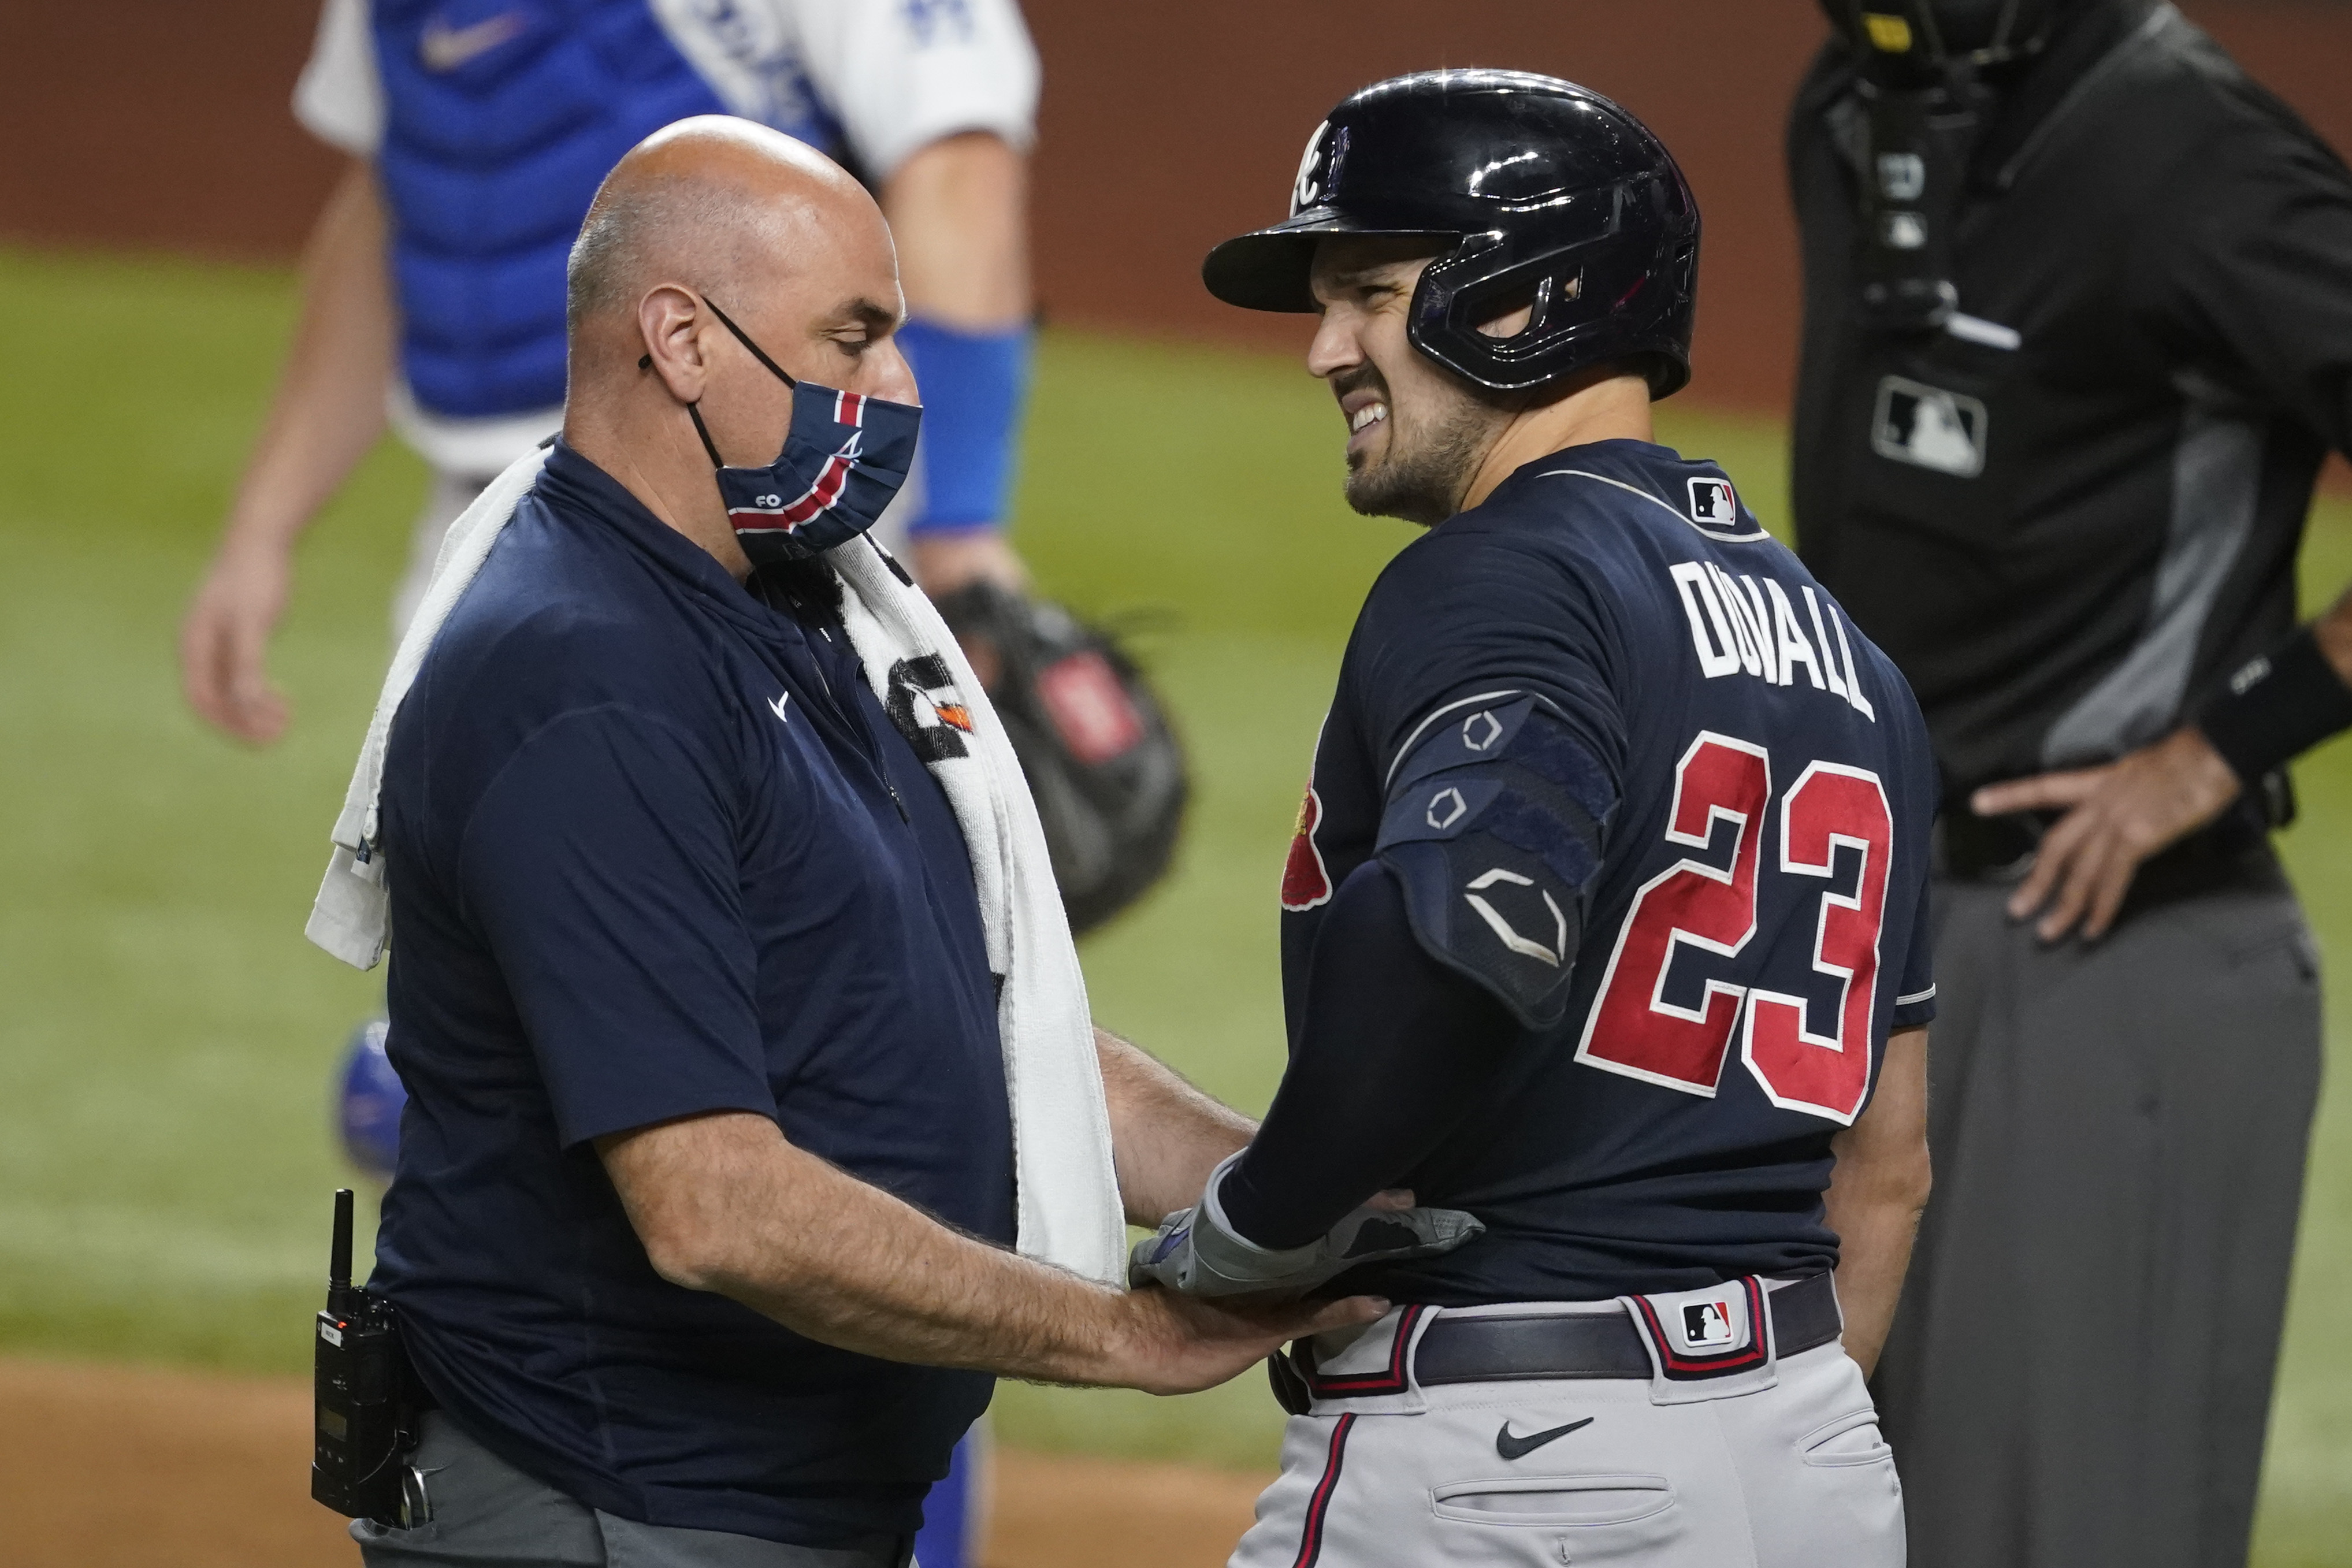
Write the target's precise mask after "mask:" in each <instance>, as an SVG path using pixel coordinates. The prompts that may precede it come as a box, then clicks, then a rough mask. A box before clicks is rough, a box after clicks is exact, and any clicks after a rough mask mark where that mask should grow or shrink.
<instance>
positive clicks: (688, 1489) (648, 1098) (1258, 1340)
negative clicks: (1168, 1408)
mask: <svg viewBox="0 0 2352 1568" xmlns="http://www.w3.org/2000/svg"><path fill="white" fill-rule="evenodd" d="M570 288H571V322H570V333H571V342H570V353H571V363H570V377H571V384H570V396H569V402H568V405H567V412H566V416H565V422H564V427H563V432H562V437H561V438H560V439H559V440H558V441H556V443H555V445H554V447H553V449H552V451H551V453H550V454H549V457H548V459H547V462H546V466H545V468H544V469H543V470H542V471H541V474H540V476H539V478H538V479H537V481H536V482H535V484H534V486H533V488H532V489H531V490H530V493H529V494H527V495H526V496H525V497H524V498H523V500H522V501H521V502H520V505H519V506H518V508H517V510H516V511H515V514H514V516H513V519H512V521H510V522H509V523H508V524H507V526H506V529H505V531H503V532H502V533H501V534H500V535H499V538H498V541H497V543H496V544H495V546H494V547H493V548H492V550H491V552H490V554H489V556H488V560H487V561H486V562H485V563H483V565H482V567H481V569H480V572H479V574H478V575H477V576H476V577H475V578H474V579H473V581H472V583H471V584H470V585H468V586H467V589H466V590H465V592H464V595H463V596H462V597H461V598H460V599H459V600H458V602H457V605H456V607H455V608H454V609H453V610H452V612H451V613H450V615H449V616H448V618H447V620H446V622H445V623H444V624H443V625H442V626H441V627H440V629H439V631H438V633H437V635H436V637H435V638H434V641H433V643H432V646H431V650H430V652H429V654H428V655H427V656H426V658H425V661H424V663H423V665H422V667H421V668H420V669H419V670H418V673H417V676H416V679H415V684H414V686H413V687H412V688H411V689H410V692H409V695H408V697H407V698H406V700H405V701H404V703H403V705H402V707H401V709H400V710H399V717H398V720H397V721H396V723H395V724H394V728H393V731H392V735H391V740H390V744H389V749H388V752H387V755H386V759H385V766H384V776H383V794H382V797H381V818H380V822H381V827H380V838H379V842H380V845H381V849H382V854H383V865H384V866H385V867H386V868H388V870H387V874H386V883H387V886H388V888H389V890H390V897H391V910H392V924H393V926H394V928H395V929H396V930H397V931H398V932H399V941H398V943H397V944H396V946H395V948H394V959H393V968H392V975H391V986H390V999H391V1010H392V1032H391V1040H390V1049H391V1054H392V1058H393V1060H394V1065H395V1066H396V1067H397V1068H399V1072H400V1076H401V1078H402V1079H404V1081H405V1082H406V1084H407V1086H408V1089H409V1092H410V1097H411V1098H410V1103H409V1110H408V1113H407V1117H406V1120H405V1121H404V1125H403V1128H402V1132H401V1142H400V1156H399V1160H400V1163H399V1168H398V1172H397V1173H396V1176H395V1179H394V1183H393V1184H392V1187H391V1190H390V1193H389V1194H388V1195H387V1197H386V1199H385V1202H384V1205H383V1226H382V1228H381V1230H380V1231H379V1233H378V1239H377V1256H376V1268H375V1272H374V1275H373V1279H372V1280H371V1281H370V1284H371V1287H372V1289H375V1290H376V1291H378V1292H380V1293H381V1294H383V1295H384V1296H386V1297H388V1298H389V1299H390V1300H392V1301H393V1303H394V1305H395V1306H396V1307H397V1309H398V1311H399V1316H400V1321H401V1324H402V1328H403V1333H404V1339H405V1342H406V1343H407V1346H408V1349H409V1352H410V1355H411V1357H412V1359H413V1361H414V1363H415V1367H416V1370H417V1373H418V1374H419V1376H420V1378H421V1380H422V1382H423V1384H424V1385H425V1389H426V1390H427V1391H428V1392H429V1393H430V1394H431V1395H432V1397H433V1400H434V1401H435V1402H436V1405H437V1406H438V1408H437V1409H436V1410H435V1411H433V1412H432V1413H431V1414H430V1415H428V1416H427V1417H426V1419H425V1427H424V1436H423V1442H422V1445H421V1447H420V1448H419V1450H418V1452H417V1454H416V1456H415V1460H414V1463H415V1467H416V1468H418V1469H419V1470H421V1471H422V1472H424V1474H425V1484H426V1486H427V1488H428V1489H429V1493H430V1499H431V1504H432V1509H433V1512H434V1520H433V1522H431V1523H429V1524H425V1525H422V1526H420V1527H418V1528H415V1529H410V1530H400V1529H390V1528H386V1527H384V1526H382V1525H379V1524H376V1523H373V1522H371V1521H364V1520H362V1521H358V1522H356V1523H354V1525H353V1526H352V1533H353V1535H354V1537H355V1538H356V1539H357V1540H358V1541H359V1542H360V1543H361V1546H362V1552H363V1555H364V1556H365V1558H366V1560H367V1562H368V1563H371V1564H377V1565H382V1564H390V1563H456V1562H463V1563H533V1564H544V1563H561V1564H573V1563H616V1564H618V1563H629V1564H665V1565H671V1564H693V1563H710V1564H720V1563H724V1564H729V1565H740V1568H753V1565H760V1568H786V1565H789V1568H819V1565H823V1568H866V1565H868V1564H871V1565H876V1568H883V1565H895V1564H900V1563H905V1562H907V1561H908V1554H909V1546H908V1542H909V1539H910V1537H911V1536H912V1535H913V1533H914V1531H915V1529H916V1527H917V1524H918V1521H919V1510H920V1500H921V1498H922V1495H923V1491H924V1489H925V1487H926V1486H927V1485H928V1484H929V1482H931V1481H933V1480H935V1479H938V1478H939V1477H940V1475H941V1474H942V1473H943V1471H944V1470H945V1468H946V1465H947V1459H948V1454H949V1450H950V1447H951V1446H952V1445H953V1444H954V1442H955V1440H956V1438H957V1436H958V1435H959V1434H961V1432H962V1431H963V1429H964V1428H965V1427H966V1426H968V1425H969V1424H970V1423H971V1420H972V1419H973V1417H975V1416H976V1415H979V1413H980V1411H981V1410H982V1407H983V1406H984V1405H986V1403H987V1400H988V1394H989V1388H990V1374H992V1373H993V1374H997V1375H1002V1376H1008V1377H1021V1378H1034V1379H1046V1380H1052V1381H1055V1382H1061V1383H1076V1384H1125V1385H1129V1386H1133V1387H1138V1388H1145V1389H1150V1390H1155V1391H1159V1392H1178V1391H1183V1390H1189V1389H1194V1388H1200V1387H1204V1386H1207V1385H1209V1384H1214V1383H1218V1382H1222V1381H1223V1380H1224V1379H1226V1378H1228V1377H1231V1376H1232V1375H1234V1373H1236V1372H1238V1371H1240V1370H1242V1369H1243V1368H1244V1367H1247V1366H1250V1365H1252V1364H1253V1363H1255V1362H1256V1361H1258V1360H1259V1359H1261V1358H1262V1357H1264V1356H1265V1354H1267V1353H1268V1352H1270V1351H1271V1350H1272V1349H1273V1348H1274V1347H1275V1346H1276V1344H1277V1343H1279V1342H1283V1341H1285V1340H1287V1339H1289V1338H1292V1337H1294V1336H1296V1335H1297V1334H1298V1333H1300V1332H1302V1331H1311V1330H1313V1329H1316V1328H1318V1327H1327V1326H1330V1325H1334V1324H1341V1323H1347V1322H1353V1321H1365V1320H1366V1319H1367V1318H1369V1317H1370V1315H1372V1314H1373V1313H1374V1312H1375V1311H1377V1310H1379V1309H1378V1304H1377V1303H1369V1302H1364V1301H1360V1300H1359V1301H1354V1302H1349V1303H1343V1304H1340V1305H1339V1306H1336V1307H1330V1308H1324V1309H1319V1310H1311V1311H1310V1310H1306V1309H1288V1310H1271V1309H1269V1310H1258V1311H1255V1312H1253V1311H1249V1310H1238V1311H1237V1310H1219V1309H1216V1308H1213V1307H1210V1306H1204V1305H1202V1304H1200V1303H1197V1302H1194V1301H1192V1300H1187V1299H1184V1298H1180V1297H1173V1296H1171V1295H1168V1294H1165V1293H1163V1292H1160V1291H1158V1290H1145V1291H1139V1292H1132V1293H1122V1292H1119V1291H1116V1290H1112V1289H1107V1288H1103V1287H1098V1286H1096V1285H1092V1284H1089V1283H1087V1282H1085V1281H1083V1280H1081V1279H1077V1278H1076V1277H1075V1276H1073V1275H1070V1274H1067V1273H1064V1272H1061V1271H1059V1270H1056V1269H1055V1268H1049V1267H1047V1266H1045V1265H1043V1264H1040V1263H1036V1262H1032V1261H1030V1260H1027V1259H1025V1258H1022V1257H1021V1256H1019V1255H1017V1254H1016V1253H1014V1252H1013V1251H1011V1250H1009V1244H1010V1243H1011V1242H1012V1240H1013V1236H1014V1205H1015V1192H1014V1181H1013V1168H1014V1167H1013V1138H1012V1123H1011V1111H1010V1110H1009V1105H1008V1093H1007V1087H1006V1081H1005V1073H1004V1068H1003V1055H1002V1051H1001V1046H1000V1039H999V1035H998V1027H997V1017H998V1011H997V1005H996V994H995V984H996V982H995V980H994V979H993V978H992V975H991V973H990V971H989V964H988V961H987V953H986V949H985V946H984V939H983V932H982V917H981V913H980V908H979V904H978V900H977V897H976V894H975V891H974V883H973V876H972V872H971V864H970V860H969V858H968V852H967V849H966V847H965V844H964V842H963V839H962V837H961V832H960V830H959V828H958V826H957V820H956V817H955V816H954V813H953V811H952V809H951V807H950V802H949V800H948V798H947V796H946V795H945V794H944V792H943V791H942V789H941V788H940V784H938V783H937V781H936V780H935V779H934V777H933V776H932V775H931V773H929V771H927V769H926V768H925V766H924V765H923V762H922V761H921V759H919V757H918V755H917V753H916V752H915V750H914V749H913V747H912V745H911V744H910V743H909V742H908V739H907V738H905V737H904V736H902V735H901V733H900V731H898V729H897V728H894V726H893V724H892V723H891V721H890V719H889V717H888V715H887V713H886V712H885V710H884V709H883V706H882V705H881V704H880V703H879V702H877V700H876V699H875V698H874V696H873V694H872V692H871V690H870V689H869V688H868V686H867V684H866V680H865V679H863V678H862V675H861V672H860V669H859V667H858V664H857V659H856V654H855V653H854V652H853V651H852V649H851V647H850V643H849V638H848V635H847V632H846V629H845V625H844V623H843V621H842V619H841V606H842V594H843V588H842V585H841V584H840V581H839V579H838V578H837V577H836V576H835V573H834V571H833V569H832V568H831V566H830V565H828V564H827V563H826V560H825V558H824V556H823V555H822V554H817V555H814V556H803V557H802V558H799V559H789V560H788V559H784V558H783V555H784V554H785V553H787V552H779V551H778V550H776V549H775V548H773V542H772V539H770V538H769V534H768V532H763V531H761V530H760V529H758V528H756V527H754V528H752V529H751V531H747V532H745V533H743V534H741V535H740V536H739V534H738V532H737V527H738V526H741V525H742V524H741V520H740V519H739V520H737V521H735V522H730V512H729V498H732V500H734V501H735V502H736V503H737V507H738V510H743V509H745V508H749V509H751V510H754V511H756V510H758V509H759V508H760V507H761V506H766V507H769V508H771V509H773V508H774V507H776V506H777V505H778V504H779V502H778V499H777V497H775V496H774V495H772V494H771V495H762V494H761V491H762V489H763V483H764V481H763V480H762V479H761V471H762V470H765V469H767V468H769V467H770V466H771V465H773V464H775V463H776V462H777V461H778V458H777V454H778V452H779V449H780V448H782V447H784V446H785V436H786V432H787V430H788V429H793V428H795V427H796V426H795V410H796V408H799V409H802V410H803V417H804V411H805V409H806V407H807V406H808V401H809V399H810V397H811V396H813V395H814V396H816V397H819V398H821V399H822V400H824V404H825V406H827V407H829V408H835V409H838V408H839V407H841V406H845V405H848V404H855V403H856V400H859V399H863V400H866V401H865V402H864V403H863V404H862V405H860V406H862V407H863V408H865V409H866V418H867V424H866V427H865V430H864V431H863V432H862V435H863V437H866V438H867V439H868V445H867V446H866V456H867V457H877V455H881V454H885V453H887V449H888V448H889V447H891V446H892V444H893V442H894V440H895V439H896V438H897V437H898V436H905V437H908V438H911V434H912V429H911V422H912V419H913V417H914V411H913V410H912V409H911V408H908V407H907V406H905V405H912V404H914V403H915V402H916V401H917V393H916V389H915V385H914V382H913V379H912V377H911V376H910V375H909V374H908V368H907V363H906V361H905V360H904V359H903V358H902V357H901V355H900V353H899V349H898V343H897V342H896V339H895V333H896V331H897V329H898V325H899V324H900V322H901V321H903V320H904V316H905V306H904V303H903V300H902V298H901V295H900V290H899V285H898V275H897V264H896V260H895V258H894V257H893V254H892V249H891V241H890V236H889V233H888V231H887V228H886V227H885V226H884V224H883V221H882V217H881V215H880V213H879V211H878V210H877V208H876V206H875V205H874V203H873V202H872V201H871V200H870V199H869V198H868V197H867V195H866V193H865V192H864V191H863V190H862V189H861V188H860V187H859V186H858V185H857V184H856V183H855V182H854V181H852V180H851V179H849V178H848V177H847V176H846V175H845V174H843V173H842V171H841V170H839V169H838V168H836V167H835V166H834V165H833V164H832V163H828V162H826V161H825V160H824V158H822V157H820V156H819V155H817V154H816V153H814V152H812V151H810V150H809V149H808V148H806V147H804V146H803V145H801V144H800V143H798V142H793V141H791V140H790V139H788V138H785V137H783V136H781V135H779V134H777V133H775V132H770V131H766V130H763V129H761V128H758V127H754V126H751V125H749V124H747V123H746V122H743V121H726V120H719V119H707V120H695V121H684V122H682V123H681V124H679V125H677V126H674V127H672V128H671V129H669V130H667V131H665V132H660V133H658V134H656V136H655V137H653V138H652V139H650V140H648V141H647V142H644V143H642V144H641V145H640V146H639V147H638V148H637V149H636V150H635V152H633V153H630V155H629V156H628V157H627V158H626V159H625V160H624V161H623V162H622V163H621V164H620V165H619V167H618V168H617V169H615V170H614V173H613V174H612V175H611V177H610V178H609V179H608V180H607V181H606V183H605V184H604V189H603V190H602V192H601V193H600V194H599V195H598V197H597V200H596V205H595V206H594V208H593V210H592V211H591V213H590V215H589V218H588V222H587V224H586V226H585V227H584V228H583V232H582V234H581V237H580V239H579V242H578V244H577V246H576V247H575V248H574V250H573V253H572V266H571V277H570ZM795 384H797V390H796V387H795ZM813 389H815V390H813ZM822 389H831V390H830V391H825V390H822ZM747 475H748V476H750V477H749V478H746V476H747ZM890 478H891V477H890V476H889V475H887V474H881V475H874V474H866V475H864V476H862V477H859V478H855V479H852V480H851V488H850V489H847V490H845V491H844V492H843V495H844V501H843V510H845V511H847V512H850V513H853V514H854V513H856V511H857V510H859V509H860V508H864V509H866V510H874V509H876V508H877V507H878V505H879V504H880V503H881V502H882V501H883V500H887V491H888V489H889V488H890V483H889V480H890ZM869 483H870V484H871V486H872V488H869V489H859V488H857V487H859V486H866V485H868V484H869ZM856 521H859V520H858V519H857V518H856V517H855V516H854V515H853V516H851V517H849V518H848V519H846V520H844V519H843V518H841V517H840V516H838V515H837V514H836V513H835V512H827V513H824V514H823V515H822V516H821V517H819V518H818V519H816V520H815V521H814V522H812V523H811V524H810V528H812V529H814V528H816V527H818V526H820V525H823V526H835V525H836V524H837V525H838V526H839V527H840V528H842V529H850V528H854V526H855V524H856ZM771 532H772V531H771ZM858 547H859V548H864V546H863V545H860V546H858ZM747 548H748V549H749V551H750V552H749V553H747ZM754 556H757V557H759V558H760V559H759V560H757V561H755V560H754ZM1014 787H1018V786H1017V784H1015V786H1014ZM1096 1045H1097V1053H1098V1055H1099V1059H1100V1064H1101V1068H1102V1077H1103V1079H1104V1083H1105V1087H1106V1090H1107V1098H1108V1116H1109V1121H1110V1126H1111V1132H1112V1139H1113V1142H1114V1144H1115V1146H1116V1157H1117V1165H1118V1179H1119V1186H1120V1197H1121V1199H1122V1201H1123V1205H1124V1207H1125V1209H1126V1211H1127V1214H1128V1215H1129V1218H1131V1219H1145V1220H1149V1221H1150V1222H1152V1223H1157V1222H1158V1220H1159V1219H1160V1216H1161V1215H1164V1214H1166V1213H1167V1212H1168V1211H1170V1210H1171V1209H1174V1208H1177V1207H1181V1205H1183V1204H1184V1203H1186V1202H1188V1201H1189V1200H1190V1198H1191V1196H1192V1194H1193V1193H1194V1192H1196V1191H1198V1190H1199V1189H1200V1187H1201V1185H1202V1182H1203V1181H1204V1180H1205V1178H1206V1176H1207V1173H1208V1172H1209V1170H1210V1169H1211V1167H1213V1165H1214V1164H1215V1163H1217V1162H1218V1161H1219V1160H1220V1159H1222V1158H1223V1157H1224V1156H1225V1155H1226V1154H1228V1153H1230V1152H1233V1151H1234V1150H1235V1149H1238V1148H1239V1147H1241V1146H1242V1144H1243V1143H1244V1142H1245V1141H1246V1139H1247V1137H1248V1135H1249V1131H1250V1129H1249V1124H1248V1122H1247V1121H1245V1120H1244V1119H1243V1118H1241V1117H1239V1116H1237V1115H1235V1114H1234V1113H1233V1112H1232V1111H1230V1110H1225V1109H1224V1108H1223V1107H1222V1106H1219V1105H1217V1104H1215V1103H1214V1102H1213V1101H1211V1100H1207V1099H1205V1098H1204V1097H1202V1096H1201V1095H1199V1094H1198V1093H1196V1092H1195V1091H1193V1090H1192V1089H1190V1088H1189V1087H1187V1086H1186V1085H1184V1084H1183V1083H1182V1082H1181V1080H1180V1079H1176V1078H1175V1077H1174V1076H1173V1075H1172V1074H1171V1073H1169V1072H1168V1071H1167V1070H1166V1069H1164V1068H1161V1067H1160V1066H1159V1065H1158V1064H1157V1063H1156V1062H1154V1061H1152V1060H1151V1059H1150V1058H1149V1057H1146V1056H1144V1055H1143V1054H1142V1053H1141V1052H1139V1051H1138V1050H1136V1049H1135V1048H1134V1047H1130V1046H1128V1045H1126V1044H1124V1043H1123V1042H1120V1041H1118V1040H1116V1039H1114V1038H1112V1037H1108V1036H1106V1035H1100V1034H1097V1037H1096Z"/></svg>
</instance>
